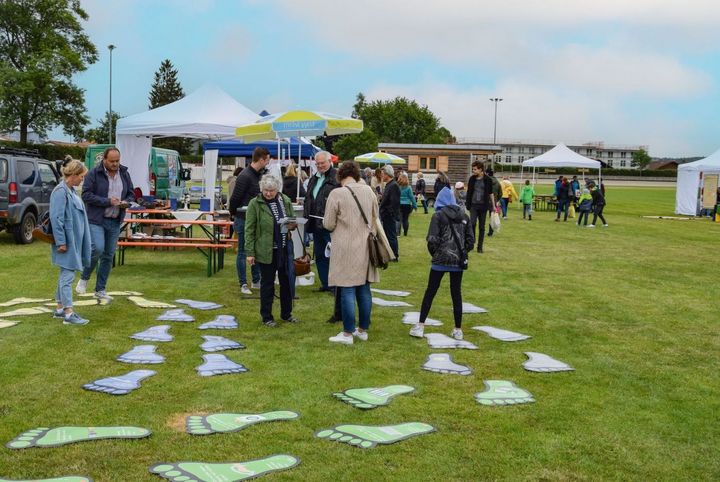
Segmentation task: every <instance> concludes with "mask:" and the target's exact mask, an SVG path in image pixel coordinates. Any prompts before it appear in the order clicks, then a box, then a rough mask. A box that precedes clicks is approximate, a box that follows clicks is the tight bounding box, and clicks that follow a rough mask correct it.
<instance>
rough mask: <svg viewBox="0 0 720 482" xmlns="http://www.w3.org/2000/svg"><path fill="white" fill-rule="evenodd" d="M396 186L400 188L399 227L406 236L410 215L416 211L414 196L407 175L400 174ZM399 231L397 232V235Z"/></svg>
mask: <svg viewBox="0 0 720 482" xmlns="http://www.w3.org/2000/svg"><path fill="white" fill-rule="evenodd" d="M397 182H398V186H400V215H401V216H402V221H401V226H402V230H403V232H404V233H405V236H407V233H408V229H409V228H410V214H412V212H413V211H414V210H415V209H417V202H416V201H415V194H413V190H412V187H410V180H409V179H408V176H407V174H405V173H402V174H400V176H399V177H398V181H397ZM399 234H400V230H398V235H399Z"/></svg>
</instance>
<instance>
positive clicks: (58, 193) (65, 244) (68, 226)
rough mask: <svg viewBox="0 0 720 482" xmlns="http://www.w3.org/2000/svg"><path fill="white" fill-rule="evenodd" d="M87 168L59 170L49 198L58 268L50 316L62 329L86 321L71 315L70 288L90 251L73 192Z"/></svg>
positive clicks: (72, 163)
mask: <svg viewBox="0 0 720 482" xmlns="http://www.w3.org/2000/svg"><path fill="white" fill-rule="evenodd" d="M86 173H87V168H86V167H85V165H84V164H83V163H82V162H80V161H78V160H75V159H72V160H66V161H65V162H64V163H63V166H62V174H63V181H62V182H61V183H60V184H58V185H57V186H56V187H55V189H53V192H52V194H51V195H50V223H51V225H52V232H53V236H54V237H55V244H53V245H52V264H54V265H55V266H58V267H59V268H60V277H59V278H58V284H57V291H56V292H55V301H57V309H56V310H55V313H54V314H53V316H54V317H55V318H62V319H63V324H64V325H84V324H86V323H87V322H88V320H86V319H84V318H82V317H80V316H79V315H78V314H77V313H75V312H74V311H73V300H72V284H73V281H74V280H75V271H82V270H83V268H85V267H87V266H90V255H91V252H92V247H91V243H90V225H89V224H88V219H87V214H86V213H85V204H84V203H83V201H82V199H81V198H80V196H78V195H77V194H76V192H75V188H76V187H77V186H79V185H80V184H82V182H83V179H84V178H85V174H86Z"/></svg>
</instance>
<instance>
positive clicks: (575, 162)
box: [520, 143, 602, 185]
mask: <svg viewBox="0 0 720 482" xmlns="http://www.w3.org/2000/svg"><path fill="white" fill-rule="evenodd" d="M526 167H532V168H533V171H532V172H533V183H534V182H535V168H537V167H579V168H586V169H597V170H598V185H600V181H601V180H602V163H601V162H600V161H596V160H594V159H590V158H587V157H585V156H581V155H580V154H578V153H577V152H575V151H573V150H572V149H570V148H569V147H568V146H566V145H565V144H563V143H560V144H558V145H557V146H555V147H553V148H552V149H550V150H549V151H547V152H546V153H544V154H541V155H539V156H537V157H533V158H532V159H528V160H527V161H524V162H523V163H522V167H521V168H520V179H521V180H522V170H523V169H524V168H526Z"/></svg>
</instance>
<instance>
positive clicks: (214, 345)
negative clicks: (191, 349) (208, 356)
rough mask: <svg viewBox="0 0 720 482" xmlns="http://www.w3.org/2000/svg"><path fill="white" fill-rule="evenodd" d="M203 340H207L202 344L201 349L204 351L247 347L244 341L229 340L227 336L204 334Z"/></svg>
mask: <svg viewBox="0 0 720 482" xmlns="http://www.w3.org/2000/svg"><path fill="white" fill-rule="evenodd" d="M203 340H205V343H203V344H202V345H200V349H201V350H202V351H209V352H213V351H223V350H240V349H243V348H245V345H243V344H242V343H238V342H236V341H233V340H228V339H227V338H225V337H223V336H212V335H207V336H203Z"/></svg>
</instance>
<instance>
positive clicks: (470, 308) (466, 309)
mask: <svg viewBox="0 0 720 482" xmlns="http://www.w3.org/2000/svg"><path fill="white" fill-rule="evenodd" d="M462 312H463V313H467V314H472V313H487V312H488V310H486V309H485V308H481V307H480V306H475V305H473V304H472V303H465V302H463V304H462Z"/></svg>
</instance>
